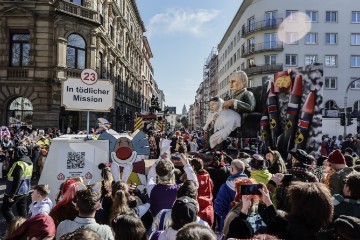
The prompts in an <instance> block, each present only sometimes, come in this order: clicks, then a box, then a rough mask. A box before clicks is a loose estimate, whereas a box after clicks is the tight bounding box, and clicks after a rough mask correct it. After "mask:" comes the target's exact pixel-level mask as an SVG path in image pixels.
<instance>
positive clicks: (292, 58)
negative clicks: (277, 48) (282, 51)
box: [285, 54, 297, 66]
mask: <svg viewBox="0 0 360 240" xmlns="http://www.w3.org/2000/svg"><path fill="white" fill-rule="evenodd" d="M285 64H286V65H288V66H296V65H297V55H295V54H286V56H285Z"/></svg>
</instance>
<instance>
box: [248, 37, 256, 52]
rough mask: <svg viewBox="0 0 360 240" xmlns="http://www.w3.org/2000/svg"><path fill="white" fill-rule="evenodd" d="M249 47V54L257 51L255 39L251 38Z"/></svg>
mask: <svg viewBox="0 0 360 240" xmlns="http://www.w3.org/2000/svg"><path fill="white" fill-rule="evenodd" d="M248 47H249V49H248V50H249V52H254V51H255V38H250V39H249V40H248Z"/></svg>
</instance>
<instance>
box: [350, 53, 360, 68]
mask: <svg viewBox="0 0 360 240" xmlns="http://www.w3.org/2000/svg"><path fill="white" fill-rule="evenodd" d="M351 67H360V56H359V55H354V56H351Z"/></svg>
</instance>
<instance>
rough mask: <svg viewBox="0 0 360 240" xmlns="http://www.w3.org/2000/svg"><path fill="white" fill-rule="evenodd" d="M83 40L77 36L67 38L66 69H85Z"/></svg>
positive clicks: (84, 45) (71, 35)
mask: <svg viewBox="0 0 360 240" xmlns="http://www.w3.org/2000/svg"><path fill="white" fill-rule="evenodd" d="M85 47H86V44H85V40H84V39H83V38H82V36H80V35H78V34H70V35H69V36H68V42H67V49H66V66H67V67H68V68H77V69H85V60H86V53H85Z"/></svg>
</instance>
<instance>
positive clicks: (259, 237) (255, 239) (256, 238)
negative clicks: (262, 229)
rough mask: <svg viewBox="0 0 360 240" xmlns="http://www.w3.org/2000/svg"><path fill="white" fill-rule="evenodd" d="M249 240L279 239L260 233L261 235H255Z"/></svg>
mask: <svg viewBox="0 0 360 240" xmlns="http://www.w3.org/2000/svg"><path fill="white" fill-rule="evenodd" d="M251 239H253V240H278V239H279V238H278V237H276V236H273V235H269V234H266V233H262V234H256V235H255V236H253V237H252V238H251Z"/></svg>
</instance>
